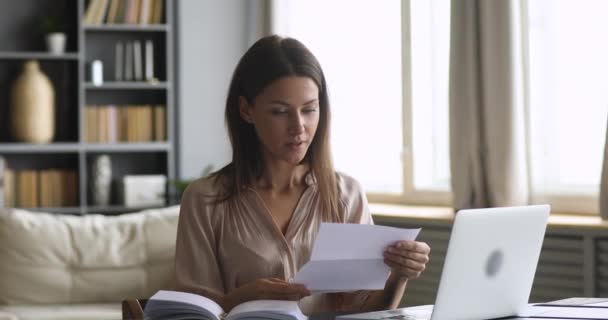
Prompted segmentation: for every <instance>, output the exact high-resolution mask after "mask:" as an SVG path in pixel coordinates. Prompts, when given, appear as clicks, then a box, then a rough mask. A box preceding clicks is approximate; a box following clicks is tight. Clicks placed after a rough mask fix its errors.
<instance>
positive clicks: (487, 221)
mask: <svg viewBox="0 0 608 320" xmlns="http://www.w3.org/2000/svg"><path fill="white" fill-rule="evenodd" d="M549 213H550V207H549V206H548V205H535V206H521V207H502V208H485V209H467V210H460V211H459V212H458V213H457V214H456V219H455V220H454V225H453V227H452V232H451V235H450V242H449V244H448V250H447V254H446V257H445V261H444V266H443V271H442V273H441V279H440V282H439V289H438V291H437V298H436V299H435V306H434V308H433V314H432V318H431V319H433V320H443V319H451V320H459V319H488V318H498V317H505V316H512V315H516V314H517V313H518V312H519V311H523V310H524V309H525V308H526V306H527V304H528V299H529V298H530V291H531V290H532V283H533V281H534V274H535V273H536V266H537V264H538V259H539V256H540V251H541V248H542V243H543V239H544V236H545V230H546V227H547V221H548V219H549Z"/></svg>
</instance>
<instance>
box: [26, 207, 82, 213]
mask: <svg viewBox="0 0 608 320" xmlns="http://www.w3.org/2000/svg"><path fill="white" fill-rule="evenodd" d="M17 209H23V210H28V211H37V212H49V213H66V214H82V209H81V208H80V207H56V208H17Z"/></svg>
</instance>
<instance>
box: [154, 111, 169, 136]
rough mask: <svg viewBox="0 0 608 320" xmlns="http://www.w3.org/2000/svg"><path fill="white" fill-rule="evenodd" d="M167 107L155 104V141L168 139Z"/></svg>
mask: <svg viewBox="0 0 608 320" xmlns="http://www.w3.org/2000/svg"><path fill="white" fill-rule="evenodd" d="M166 124H167V108H166V107H165V106H164V105H155V106H154V141H166V140H167V125H166Z"/></svg>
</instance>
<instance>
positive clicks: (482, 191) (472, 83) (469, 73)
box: [449, 0, 529, 210]
mask: <svg viewBox="0 0 608 320" xmlns="http://www.w3.org/2000/svg"><path fill="white" fill-rule="evenodd" d="M451 19H452V20H451V42H450V89H449V91H450V97H449V99H450V100H449V101H450V159H451V173H452V190H453V193H454V203H453V205H454V208H455V209H457V210H458V209H462V208H477V207H496V206H510V205H523V204H527V203H528V201H529V199H528V198H529V176H528V165H527V161H526V134H525V128H526V126H525V113H524V81H523V79H524V78H523V65H522V61H523V60H522V57H523V54H522V36H521V11H520V8H519V1H517V0H501V1H485V0H459V1H452V11H451Z"/></svg>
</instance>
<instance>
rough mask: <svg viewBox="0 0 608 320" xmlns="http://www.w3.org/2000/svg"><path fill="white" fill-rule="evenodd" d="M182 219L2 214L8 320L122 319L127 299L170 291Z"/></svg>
mask: <svg viewBox="0 0 608 320" xmlns="http://www.w3.org/2000/svg"><path fill="white" fill-rule="evenodd" d="M178 213H179V207H178V206H174V207H169V208H163V209H156V210H145V211H141V212H137V213H130V214H125V215H120V216H102V215H85V216H70V215H58V214H49V213H40V212H29V211H25V210H19V209H0V319H39V320H49V319H120V318H121V306H120V302H121V301H122V300H123V299H127V298H142V297H144V298H145V297H149V296H151V295H152V294H153V293H154V292H156V291H157V290H159V289H161V288H167V287H170V283H171V274H172V269H173V257H174V246H175V235H176V230H177V217H178Z"/></svg>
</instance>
